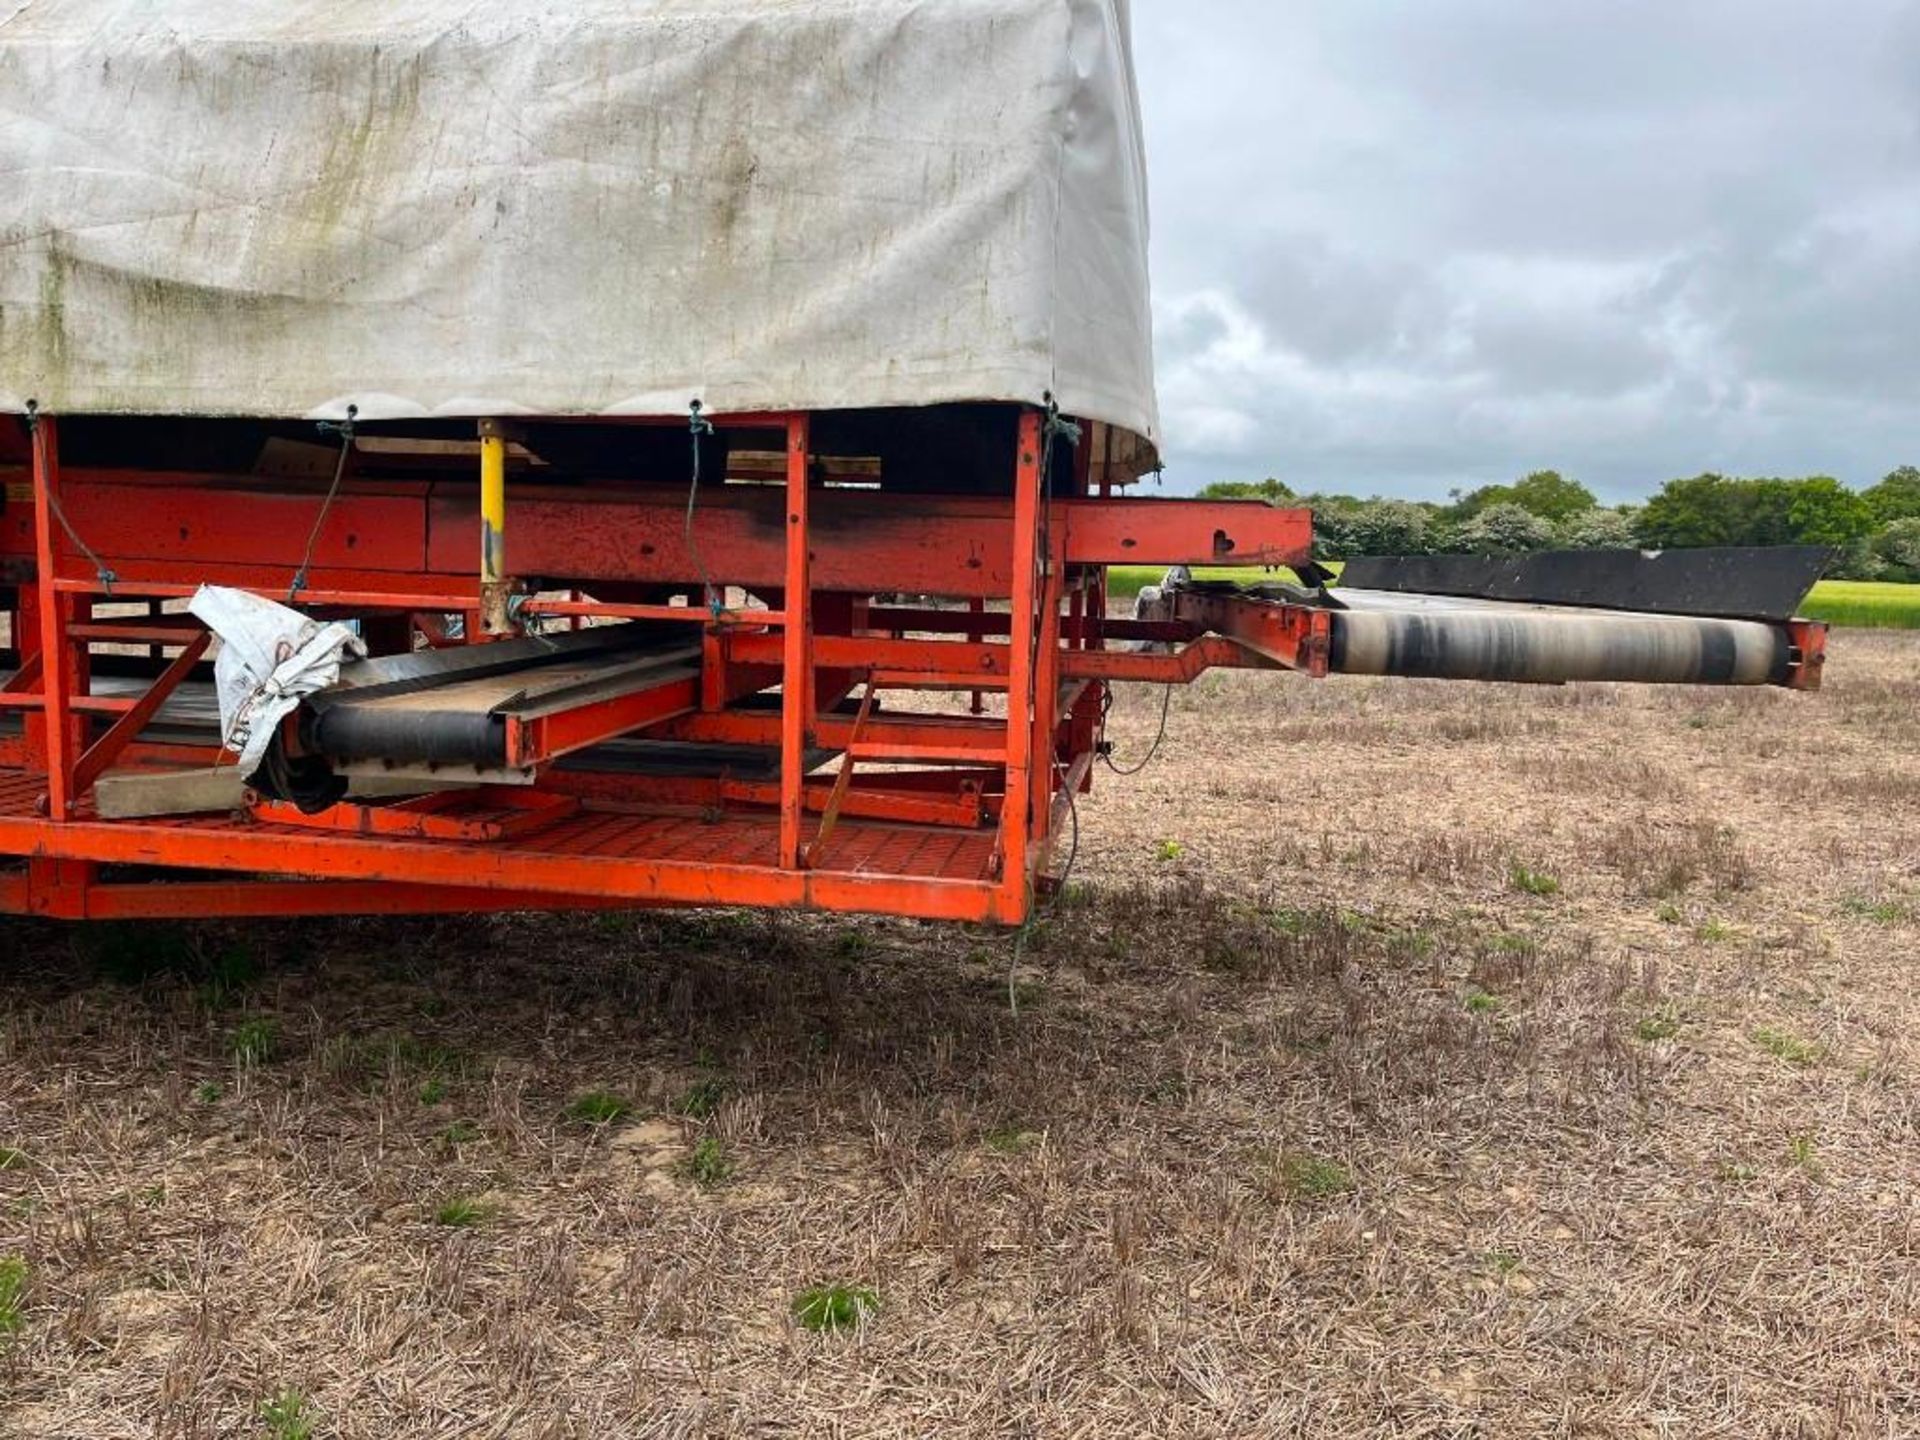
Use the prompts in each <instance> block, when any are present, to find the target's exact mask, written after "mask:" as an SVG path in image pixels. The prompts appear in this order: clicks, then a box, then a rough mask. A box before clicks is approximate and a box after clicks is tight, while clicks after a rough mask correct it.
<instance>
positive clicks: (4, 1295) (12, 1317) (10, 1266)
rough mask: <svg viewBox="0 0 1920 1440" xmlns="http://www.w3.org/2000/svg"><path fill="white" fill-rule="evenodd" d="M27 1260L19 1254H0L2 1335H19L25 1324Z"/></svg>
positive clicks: (0, 1318) (0, 1327) (0, 1331)
mask: <svg viewBox="0 0 1920 1440" xmlns="http://www.w3.org/2000/svg"><path fill="white" fill-rule="evenodd" d="M26 1302H27V1262H26V1261H25V1260H23V1259H22V1258H21V1257H20V1256H18V1255H0V1335H18V1334H19V1333H20V1331H21V1329H22V1327H23V1326H25V1324H26V1323H27V1322H26V1317H25V1315H24V1314H23V1313H22V1312H24V1311H25V1309H26Z"/></svg>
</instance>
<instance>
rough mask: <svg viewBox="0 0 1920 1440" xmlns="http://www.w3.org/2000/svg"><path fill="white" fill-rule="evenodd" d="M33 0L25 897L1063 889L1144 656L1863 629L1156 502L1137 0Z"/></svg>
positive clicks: (5, 385) (1506, 669)
mask: <svg viewBox="0 0 1920 1440" xmlns="http://www.w3.org/2000/svg"><path fill="white" fill-rule="evenodd" d="M3 8H4V9H6V10H9V11H11V14H10V15H9V16H7V18H4V19H0V89H3V90H4V93H5V95H6V98H7V103H6V105H5V106H4V109H3V111H0V158H3V159H4V167H5V173H6V176H7V180H6V197H7V198H6V201H5V205H4V209H3V210H0V469H4V481H5V501H4V508H0V611H3V612H4V618H5V621H6V631H5V636H4V654H3V655H0V911H6V912H12V913H32V914H40V915H48V916H57V917H67V918H75V919H79V918H113V917H149V916H210V915H291V914H332V913H348V912H406V911H466V910H476V911H477V910H487V909H505V908H560V907H569V906H595V905H646V904H667V905H756V906H783V907H813V908H818V909H825V910H845V911H873V912H885V913H890V914H898V915H906V916H919V917H928V918H940V919H953V920H972V921H988V922H1000V923H1018V922H1020V921H1021V920H1022V919H1023V918H1024V917H1025V916H1027V914H1028V913H1029V911H1030V909H1031V907H1032V905H1033V903H1034V897H1035V894H1036V892H1037V891H1039V890H1042V889H1044V887H1045V885H1046V884H1047V879H1046V877H1047V876H1048V875H1049V873H1050V871H1051V867H1052V866H1053V864H1054V860H1053V851H1054V850H1055V848H1056V841H1057V840H1058V839H1059V838H1060V836H1061V834H1062V830H1063V827H1064V826H1065V824H1066V822H1067V821H1068V820H1069V819H1070V815H1069V807H1070V806H1071V804H1072V797H1073V796H1074V795H1075V794H1076V793H1078V792H1081V791H1084V790H1085V789H1086V788H1087V787H1088V786H1089V785H1090V783H1091V780H1092V773H1093V766H1094V762H1095V760H1096V758H1097V757H1098V756H1099V755H1100V754H1101V753H1102V750H1103V744H1104V742H1103V735H1102V731H1103V717H1104V714H1105V710H1106V705H1107V702H1108V697H1109V692H1110V687H1111V686H1113V685H1114V684H1116V683H1117V682H1121V681H1135V682H1140V681H1147V682H1158V683H1161V684H1166V685H1172V684H1177V683H1183V682H1187V681H1191V680H1193V679H1194V678H1195V677H1196V676H1197V675H1199V674H1200V673H1201V672H1203V671H1204V670H1206V669H1208V668H1209V667H1214V666H1242V667H1252V668H1257V669H1284V670H1293V671H1298V672H1300V673H1302V674H1303V675H1306V676H1314V677H1318V676H1323V675H1327V674H1330V673H1359V674H1373V675H1426V676H1435V677H1442V678H1454V679H1480V680H1485V679H1495V680H1499V679H1508V680H1513V679H1518V680H1530V681H1543V682H1554V681H1564V680H1571V679H1602V680H1606V679H1611V680H1634V681H1646V682H1677V683H1697V684H1775V685H1786V686H1793V687H1800V688H1807V687H1811V686H1812V685H1813V684H1815V683H1816V682H1817V679H1818V676H1819V665H1820V660H1821V652H1822V643H1823V635H1822V631H1821V629H1820V627H1819V626H1817V625H1813V624H1809V623H1806V622H1803V621H1798V620H1795V619H1793V618H1792V615H1793V606H1794V604H1795V603H1796V602H1797V601H1798V600H1799V598H1800V597H1801V595H1802V594H1803V593H1804V590H1805V587H1806V584H1807V583H1808V582H1809V581H1810V580H1811V579H1812V578H1813V573H1814V569H1813V568H1810V567H1817V564H1818V557H1817V556H1812V557H1810V556H1807V555H1801V554H1796V555H1787V556H1779V555H1768V556H1755V555H1750V554H1749V555H1725V554H1722V555H1699V556H1680V555H1668V556H1661V557H1643V556H1638V555H1625V556H1613V557H1610V556H1561V557H1544V558H1543V557H1528V558H1523V559H1515V560H1509V561H1471V560H1468V561H1445V560H1439V559H1434V560H1427V561H1420V560H1408V561H1400V562H1374V563H1370V564H1367V565H1360V564H1356V566H1355V567H1354V568H1353V569H1351V570H1350V571H1349V572H1348V574H1347V576H1346V583H1344V584H1343V585H1341V586H1340V587H1338V588H1336V589H1333V590H1328V589H1326V588H1324V587H1323V586H1321V585H1320V584H1318V583H1317V582H1318V581H1319V580H1321V579H1324V578H1325V577H1324V576H1323V575H1321V574H1320V573H1319V572H1317V571H1316V569H1315V568H1314V567H1313V566H1312V565H1311V563H1310V559H1311V549H1312V534H1311V523H1312V522H1311V516H1310V515H1309V514H1308V513H1307V512H1306V511H1304V510H1297V509H1279V508H1273V507H1269V506H1267V505H1264V504H1259V503H1229V502H1212V501H1202V500H1178V499H1160V498H1135V497H1133V496H1130V495H1128V494H1127V493H1126V491H1127V488H1128V486H1129V485H1130V484H1131V483H1132V482H1133V481H1135V480H1137V479H1138V478H1139V477H1140V476H1141V475H1142V474H1143V473H1145V472H1147V471H1148V470H1150V469H1151V468H1152V467H1153V466H1154V464H1155V463H1156V447H1157V444H1158V441H1159V433H1160V432H1159V422H1158V419H1157V415H1156V411H1155V399H1154V391H1153V377H1152V348H1151V323H1150V316H1149V304H1148V294H1147V270H1146V234H1147V222H1146V183H1145V170H1144V162H1143V158H1142V147H1141V138H1140V125H1139V118H1138V105H1137V99H1136V95H1135V89H1134V84H1133V78H1132V69H1131V62H1130V55H1129V49H1128V43H1129V42H1128V30H1127V15H1126V7H1125V0H941V3H940V4H937V5H928V4H923V3H914V0H860V3H855V0H789V3H784V4H780V5H770V4H766V3H764V0H698V3H695V0H617V3H616V0H580V3H576V4H571V5H568V6H566V7H550V6H545V5H536V4H532V3H529V0H477V3H476V0H416V3H414V4H411V5H408V6H399V7H388V6H376V5H362V4H356V3H343V0H336V3H333V4H329V5H324V6H323V5H319V4H315V3H310V0H218V3H215V0H173V3H169V4H167V5H164V6H149V5H139V4H129V3H125V0H38V3H35V4H32V5H28V6H17V5H16V6H10V7H3ZM1120 563H1124V564H1126V565H1129V566H1140V565H1152V566H1156V567H1168V568H1169V569H1170V570H1171V571H1172V575H1171V577H1170V582H1169V583H1168V584H1166V585H1163V586H1161V587H1158V588H1157V590H1156V591H1155V592H1154V597H1153V598H1152V600H1151V601H1150V603H1148V604H1147V605H1145V606H1143V607H1141V608H1140V609H1139V610H1138V611H1137V612H1136V613H1131V614H1126V615H1118V614H1115V613H1113V610H1112V608H1111V607H1110V606H1109V597H1108V594H1107V583H1106V580H1107V567H1109V566H1111V565H1115V564H1120ZM1203 565H1204V566H1243V567H1246V568H1247V569H1248V571H1249V572H1250V574H1251V578H1253V579H1254V580H1255V581H1256V582H1258V581H1259V580H1260V578H1261V577H1260V572H1261V571H1263V570H1267V569H1272V568H1275V567H1281V566H1290V567H1296V569H1297V571H1298V579H1299V583H1297V584H1296V583H1293V582H1292V581H1289V582H1288V583H1286V584H1281V583H1278V582H1277V581H1274V580H1272V579H1271V578H1269V579H1268V580H1267V581H1266V583H1255V584H1254V585H1252V586H1249V587H1242V586H1237V585H1223V584H1219V583H1198V582H1193V581H1190V580H1187V579H1186V578H1185V575H1186V573H1187V572H1186V571H1185V569H1183V568H1182V567H1194V566H1203Z"/></svg>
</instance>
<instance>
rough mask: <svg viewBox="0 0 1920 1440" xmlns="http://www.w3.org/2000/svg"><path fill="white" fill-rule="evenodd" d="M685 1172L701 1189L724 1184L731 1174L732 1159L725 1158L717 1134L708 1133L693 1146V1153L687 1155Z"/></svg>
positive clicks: (724, 1152)
mask: <svg viewBox="0 0 1920 1440" xmlns="http://www.w3.org/2000/svg"><path fill="white" fill-rule="evenodd" d="M687 1173H688V1174H689V1175H691V1176H692V1177H693V1183H694V1184H696V1185H698V1186H700V1187H701V1188H702V1189H703V1190H711V1189H713V1188H714V1187H715V1186H717V1185H724V1184H725V1183H726V1182H727V1180H728V1178H729V1177H730V1176H732V1174H733V1161H731V1160H729V1159H728V1158H727V1151H726V1147H725V1146H724V1145H722V1144H721V1143H720V1141H719V1138H718V1137H717V1136H713V1135H709V1136H707V1137H706V1138H705V1139H704V1140H702V1141H701V1142H700V1143H699V1144H698V1145H695V1146H694V1147H693V1154H692V1155H690V1156H688V1157H687Z"/></svg>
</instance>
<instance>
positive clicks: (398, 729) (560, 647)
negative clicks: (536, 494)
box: [301, 625, 700, 769]
mask: <svg viewBox="0 0 1920 1440" xmlns="http://www.w3.org/2000/svg"><path fill="white" fill-rule="evenodd" d="M699 657H700V647H699V645H698V644H697V643H692V644H690V643H688V641H687V639H686V631H685V629H684V628H682V627H660V628H658V629H656V628H654V627H647V626H639V625H621V626H608V627H604V628H600V629H591V630H582V631H578V632H576V633H573V634H569V635H563V636H559V637H555V638H551V639H549V638H545V637H542V638H536V639H526V640H513V641H503V642H500V643H498V644H492V645H484V646H471V647H461V648H458V649H450V650H438V651H415V652H413V653H412V654H408V655H396V656H386V657H382V658H380V659H376V660H364V661H359V662H356V663H354V664H350V665H347V666H344V667H342V669H341V672H340V683H339V684H338V685H337V686H335V687H334V688H332V689H330V690H327V691H324V692H322V693H321V694H319V695H316V696H314V697H313V698H312V700H311V701H310V702H309V711H308V714H307V715H306V717H305V719H304V721H303V725H302V730H301V738H302V741H303V743H304V744H305V745H306V746H307V748H308V749H310V750H312V751H314V752H316V753H318V754H321V755H324V756H326V757H327V758H328V759H329V760H332V761H335V762H341V763H350V762H354V761H366V760H375V761H380V762H383V763H388V764H395V765H473V766H477V767H480V768H482V769H487V768H497V767H501V766H505V765H506V764H507V763H508V756H507V726H508V723H509V722H510V721H522V722H525V721H530V720H534V719H538V718H541V717H544V716H550V715H554V714H558V713H561V712H564V711H567V710H574V709H582V708H585V707H589V706H594V705H599V704H602V703H603V702H607V701H613V700H618V699H622V698H625V697H630V696H634V695H636V694H639V693H642V692H645V691H650V690H655V689H659V688H661V687H664V686H667V685H673V684H678V683H681V682H684V681H686V680H688V679H690V678H692V677H695V676H697V675H698V674H699Z"/></svg>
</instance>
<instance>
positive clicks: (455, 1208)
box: [433, 1195, 493, 1229]
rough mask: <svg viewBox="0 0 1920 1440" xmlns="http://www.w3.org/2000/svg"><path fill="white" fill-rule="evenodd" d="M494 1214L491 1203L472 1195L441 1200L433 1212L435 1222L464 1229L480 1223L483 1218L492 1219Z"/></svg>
mask: <svg viewBox="0 0 1920 1440" xmlns="http://www.w3.org/2000/svg"><path fill="white" fill-rule="evenodd" d="M492 1216H493V1207H492V1206H491V1205H488V1204H486V1203H485V1202H484V1201H481V1200H475V1199H473V1198H472V1197H471V1196H467V1195H456V1196H454V1197H453V1198H452V1199H450V1200H443V1201H441V1202H440V1204H439V1206H438V1207H437V1208H436V1209H435V1210H434V1212H433V1223H434V1224H436V1225H446V1226H450V1227H452V1228H454V1229H463V1228H465V1227H466V1226H469V1225H478V1224H480V1223H481V1222H482V1221H483V1220H488V1219H491V1218H492Z"/></svg>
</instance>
